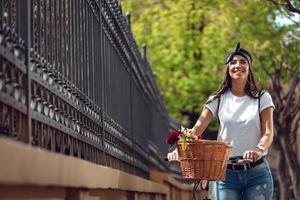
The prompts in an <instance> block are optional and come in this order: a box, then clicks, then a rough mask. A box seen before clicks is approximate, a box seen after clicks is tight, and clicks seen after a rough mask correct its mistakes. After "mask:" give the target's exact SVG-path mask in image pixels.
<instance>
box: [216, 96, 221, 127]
mask: <svg viewBox="0 0 300 200" xmlns="http://www.w3.org/2000/svg"><path fill="white" fill-rule="evenodd" d="M217 98H218V104H217V113H216V114H217V115H216V117H217V119H218V122H219V124H220V118H219V108H220V102H221V95H220V96H219V97H217Z"/></svg>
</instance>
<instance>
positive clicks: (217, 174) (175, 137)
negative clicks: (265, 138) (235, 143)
mask: <svg viewBox="0 0 300 200" xmlns="http://www.w3.org/2000/svg"><path fill="white" fill-rule="evenodd" d="M165 141H166V143H167V144H169V145H172V146H173V145H174V144H176V145H177V151H178V156H179V162H180V168H181V171H182V176H183V178H186V179H205V180H224V179H225V172H226V168H227V161H228V159H229V153H230V151H231V148H232V146H231V145H229V144H228V143H225V142H220V141H212V140H203V139H201V138H199V137H197V136H195V135H194V134H192V131H191V130H190V129H186V128H182V129H181V130H180V131H172V132H171V133H170V134H169V135H168V136H167V137H166V139H165Z"/></svg>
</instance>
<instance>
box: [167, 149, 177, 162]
mask: <svg viewBox="0 0 300 200" xmlns="http://www.w3.org/2000/svg"><path fill="white" fill-rule="evenodd" d="M167 157H168V161H170V162H171V161H179V160H178V158H179V157H178V151H177V148H176V149H175V150H174V151H172V152H171V153H168V156H167Z"/></svg>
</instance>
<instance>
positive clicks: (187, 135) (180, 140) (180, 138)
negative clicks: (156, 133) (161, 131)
mask: <svg viewBox="0 0 300 200" xmlns="http://www.w3.org/2000/svg"><path fill="white" fill-rule="evenodd" d="M198 139H200V138H199V137H197V136H196V135H194V134H193V133H192V130H191V129H187V128H184V127H182V128H181V130H180V131H172V132H170V133H169V135H167V137H166V139H165V141H166V143H167V144H169V145H171V146H173V145H174V144H175V143H177V144H179V145H180V146H181V149H182V150H186V149H187V147H188V144H189V142H191V141H195V140H198Z"/></svg>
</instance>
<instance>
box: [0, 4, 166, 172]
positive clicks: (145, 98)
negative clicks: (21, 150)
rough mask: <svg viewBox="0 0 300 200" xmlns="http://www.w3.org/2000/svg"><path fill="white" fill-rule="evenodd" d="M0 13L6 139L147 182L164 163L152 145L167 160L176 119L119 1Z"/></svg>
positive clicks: (16, 7)
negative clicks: (167, 140) (171, 120)
mask: <svg viewBox="0 0 300 200" xmlns="http://www.w3.org/2000/svg"><path fill="white" fill-rule="evenodd" d="M0 11H1V13H0V63H1V65H0V135H2V136H6V137H10V138H15V139H16V140H21V141H24V142H30V143H31V144H32V145H35V146H39V147H41V148H45V149H48V150H50V151H53V152H57V153H63V154H66V155H71V156H74V157H78V158H81V159H85V160H88V161H91V162H94V163H97V164H102V165H107V166H110V167H114V168H118V169H121V170H124V171H126V172H129V173H133V174H136V175H139V176H142V177H148V173H149V162H150V160H151V159H152V161H151V162H152V163H161V162H163V161H161V160H159V159H158V160H157V162H153V157H151V158H149V156H148V153H149V148H148V141H149V140H151V141H152V142H153V143H155V144H156V145H157V146H158V148H159V150H160V151H161V152H163V153H166V151H167V147H166V145H164V144H162V143H161V141H163V139H162V137H161V136H163V134H164V133H166V132H167V130H168V115H167V111H166V108H165V105H164V103H163V100H162V97H161V95H160V91H159V89H158V87H157V85H156V82H155V78H154V75H153V73H152V71H151V68H150V64H149V62H148V61H147V57H146V55H145V51H144V56H142V55H141V53H140V51H139V49H138V46H137V44H136V42H135V40H134V38H133V34H132V33H131V29H130V19H129V17H128V15H127V16H124V15H123V13H122V9H121V7H120V5H119V3H118V1H117V0H110V1H107V0H80V1H72V0H61V1H51V0H24V1H23V0H22V1H17V0H10V1H8V0H0ZM24 16H25V17H24ZM157 165H161V164H157ZM160 168H161V167H160Z"/></svg>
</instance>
